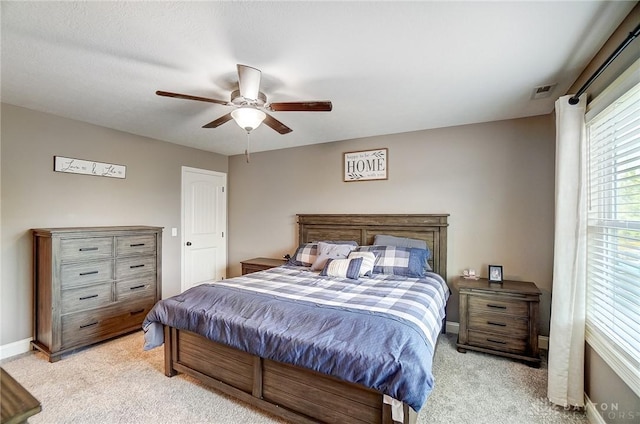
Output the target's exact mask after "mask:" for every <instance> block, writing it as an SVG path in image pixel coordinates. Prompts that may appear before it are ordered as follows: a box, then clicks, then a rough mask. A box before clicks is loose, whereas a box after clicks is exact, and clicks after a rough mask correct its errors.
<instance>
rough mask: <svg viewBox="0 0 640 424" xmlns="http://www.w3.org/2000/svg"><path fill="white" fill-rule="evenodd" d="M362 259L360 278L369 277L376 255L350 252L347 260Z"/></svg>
mask: <svg viewBox="0 0 640 424" xmlns="http://www.w3.org/2000/svg"><path fill="white" fill-rule="evenodd" d="M352 258H362V265H360V277H363V276H365V275H371V274H372V273H373V265H374V264H375V263H376V255H375V253H373V252H351V253H349V259H352Z"/></svg>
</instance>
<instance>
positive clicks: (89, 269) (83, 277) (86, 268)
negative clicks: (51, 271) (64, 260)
mask: <svg viewBox="0 0 640 424" xmlns="http://www.w3.org/2000/svg"><path fill="white" fill-rule="evenodd" d="M60 277H61V283H60V284H61V286H62V288H70V287H76V286H80V285H85V284H90V283H96V282H99V281H107V280H111V279H113V260H112V259H109V260H105V261H92V262H86V263H77V264H64V265H62V266H61V267H60Z"/></svg>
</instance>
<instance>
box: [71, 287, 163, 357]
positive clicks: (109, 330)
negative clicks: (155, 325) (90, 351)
mask: <svg viewBox="0 0 640 424" xmlns="http://www.w3.org/2000/svg"><path fill="white" fill-rule="evenodd" d="M153 305H154V301H153V299H151V300H144V301H137V302H131V303H130V304H125V305H118V306H116V307H107V308H102V309H95V310H92V311H87V312H77V313H75V314H68V315H64V316H63V317H62V347H61V349H69V348H72V347H76V346H83V345H86V344H90V343H95V342H98V341H101V340H103V339H106V338H110V337H113V336H114V335H116V334H118V333H124V332H126V331H129V330H131V331H133V330H139V329H140V328H141V325H142V321H143V320H144V317H145V316H146V315H147V313H149V311H150V310H151V308H152V307H153Z"/></svg>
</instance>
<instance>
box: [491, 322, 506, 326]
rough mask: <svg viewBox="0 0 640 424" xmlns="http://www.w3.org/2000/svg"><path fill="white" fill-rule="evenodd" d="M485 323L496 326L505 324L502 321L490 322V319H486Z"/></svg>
mask: <svg viewBox="0 0 640 424" xmlns="http://www.w3.org/2000/svg"><path fill="white" fill-rule="evenodd" d="M487 324H489V325H497V326H498V327H506V326H507V324H505V323H503V322H492V321H487Z"/></svg>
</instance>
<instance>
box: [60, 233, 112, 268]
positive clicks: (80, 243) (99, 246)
mask: <svg viewBox="0 0 640 424" xmlns="http://www.w3.org/2000/svg"><path fill="white" fill-rule="evenodd" d="M112 256H113V237H90V238H82V239H80V238H78V239H61V240H60V257H61V259H62V260H63V261H65V262H73V261H81V260H91V259H101V258H110V257H112Z"/></svg>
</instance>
